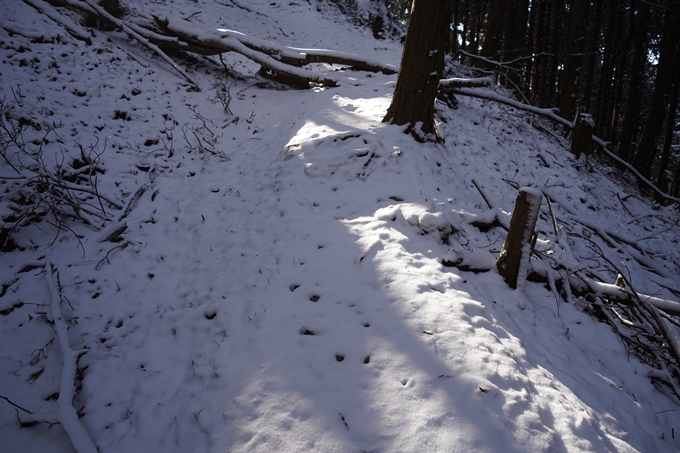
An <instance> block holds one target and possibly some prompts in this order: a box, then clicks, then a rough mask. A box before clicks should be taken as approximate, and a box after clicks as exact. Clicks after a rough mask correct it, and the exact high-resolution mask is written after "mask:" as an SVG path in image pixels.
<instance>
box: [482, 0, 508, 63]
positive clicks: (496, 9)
mask: <svg viewBox="0 0 680 453" xmlns="http://www.w3.org/2000/svg"><path fill="white" fill-rule="evenodd" d="M506 4H507V1H506V0H493V2H492V3H491V11H490V12H489V18H488V19H487V24H486V33H484V44H483V45H482V51H481V53H480V55H481V56H483V57H486V58H488V59H489V60H494V61H501V57H500V53H501V49H502V45H503V22H504V21H505V18H506V14H505V13H506V11H505V5H506ZM477 66H479V67H480V68H484V69H489V70H493V69H496V65H494V64H492V63H488V62H486V61H484V60H480V61H479V63H477Z"/></svg>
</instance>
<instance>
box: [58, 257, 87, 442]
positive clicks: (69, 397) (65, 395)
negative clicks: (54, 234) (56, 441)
mask: <svg viewBox="0 0 680 453" xmlns="http://www.w3.org/2000/svg"><path fill="white" fill-rule="evenodd" d="M46 270H47V273H46V276H47V284H48V286H49V288H50V295H51V297H52V320H53V321H54V328H55V330H56V332H57V338H58V339H59V345H60V346H61V352H62V356H63V360H64V365H63V368H62V370H61V384H60V388H59V399H58V400H57V404H58V406H59V407H58V409H57V414H58V416H59V421H60V422H61V425H62V426H63V427H64V430H65V431H66V433H67V434H68V436H69V438H70V439H71V443H72V444H73V446H74V447H75V449H76V451H77V452H78V453H85V452H92V453H96V452H97V451H98V450H97V447H96V446H95V445H94V442H92V438H91V437H90V435H89V434H88V433H87V431H86V430H85V427H84V426H83V424H82V423H81V421H80V419H79V418H78V413H77V411H76V409H75V408H74V407H73V398H74V397H75V392H76V387H75V382H74V379H75V376H76V371H77V368H78V359H79V358H80V356H82V355H83V354H84V353H85V352H87V350H80V351H75V350H73V349H71V342H70V340H69V336H68V326H67V325H66V321H65V320H64V317H63V315H62V312H61V299H62V294H61V283H60V282H59V271H58V270H56V269H55V268H54V267H53V266H52V264H51V263H47V265H46Z"/></svg>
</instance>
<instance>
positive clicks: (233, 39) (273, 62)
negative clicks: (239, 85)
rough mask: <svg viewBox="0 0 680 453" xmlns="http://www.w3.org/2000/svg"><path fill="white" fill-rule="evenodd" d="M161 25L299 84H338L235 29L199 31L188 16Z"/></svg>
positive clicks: (204, 45)
mask: <svg viewBox="0 0 680 453" xmlns="http://www.w3.org/2000/svg"><path fill="white" fill-rule="evenodd" d="M163 26H164V27H165V28H166V29H167V30H168V31H169V32H171V33H174V34H175V35H177V36H179V37H180V38H182V39H185V40H187V41H190V42H193V43H198V44H200V45H201V46H203V47H206V48H213V49H217V50H219V51H220V52H216V53H222V52H236V53H239V54H241V55H243V56H244V57H246V58H248V59H250V60H252V61H254V62H255V63H258V64H259V65H260V66H262V67H264V68H266V69H268V70H270V71H273V72H275V73H277V74H283V75H285V76H286V77H287V78H289V79H291V80H296V81H298V82H299V83H300V84H304V83H307V84H309V83H310V82H311V83H315V84H318V85H324V86H337V85H338V81H337V79H335V78H333V77H330V76H320V75H318V74H316V73H314V72H311V71H305V70H303V69H300V68H297V67H294V66H291V65H290V64H286V63H282V62H281V61H280V60H279V59H277V58H275V57H274V56H272V55H269V54H267V53H264V52H262V51H260V50H259V48H260V47H261V46H260V45H259V44H261V41H258V42H257V44H258V46H255V45H253V44H254V43H256V41H254V40H252V39H247V37H246V36H245V35H242V34H240V33H238V32H233V31H230V30H214V31H205V30H201V31H199V30H197V27H196V25H195V24H193V23H191V22H189V21H187V20H184V19H177V18H166V19H164V21H163ZM244 41H245V42H244ZM246 43H249V44H251V46H248V45H247V44H246ZM253 47H254V48H253ZM270 50H272V52H273V53H274V54H275V55H276V56H278V57H279V58H280V57H281V56H287V57H288V58H292V56H291V54H290V53H288V52H281V53H279V52H278V51H279V50H280V49H278V48H274V49H270ZM298 55H299V54H298ZM303 57H304V56H303Z"/></svg>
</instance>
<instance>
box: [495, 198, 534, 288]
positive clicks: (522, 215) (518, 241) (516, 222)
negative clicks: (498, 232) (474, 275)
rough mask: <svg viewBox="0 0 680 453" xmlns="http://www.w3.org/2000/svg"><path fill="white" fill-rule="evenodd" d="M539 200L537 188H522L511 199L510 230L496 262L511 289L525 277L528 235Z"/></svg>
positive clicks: (528, 255) (527, 266) (532, 228)
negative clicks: (513, 205)
mask: <svg viewBox="0 0 680 453" xmlns="http://www.w3.org/2000/svg"><path fill="white" fill-rule="evenodd" d="M542 199H543V194H542V193H541V192H540V191H538V190H536V189H532V188H529V187H522V188H521V189H519V194H518V195H517V201H515V210H514V211H513V213H512V219H511V220H510V230H509V231H508V236H507V237H506V239H505V243H504V244H503V248H502V249H501V253H500V255H498V260H497V261H496V267H497V268H498V273H499V274H501V276H502V277H503V278H504V279H505V282H506V283H507V284H508V285H509V286H510V287H511V288H513V289H515V288H517V284H518V282H523V281H524V280H526V276H527V270H528V268H529V257H530V256H531V250H532V248H533V243H532V237H533V235H534V227H535V226H536V219H537V218H538V211H539V209H540V208H541V200H542Z"/></svg>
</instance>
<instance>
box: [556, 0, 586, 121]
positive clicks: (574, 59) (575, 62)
mask: <svg viewBox="0 0 680 453" xmlns="http://www.w3.org/2000/svg"><path fill="white" fill-rule="evenodd" d="M589 3H590V2H589V1H588V0H572V1H571V2H570V5H569V10H570V14H569V38H568V40H567V55H566V57H565V60H564V70H563V71H562V75H561V77H560V101H559V108H560V115H561V116H562V118H564V119H567V120H569V121H572V120H573V119H574V115H575V113H576V107H577V106H576V96H577V91H578V85H579V75H580V74H579V73H580V71H581V67H582V65H583V49H584V48H585V46H584V44H585V40H586V35H587V33H586V24H587V23H588V7H589Z"/></svg>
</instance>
